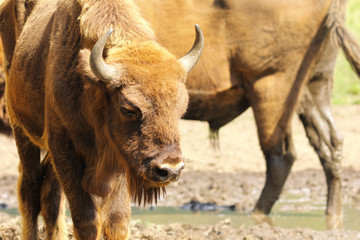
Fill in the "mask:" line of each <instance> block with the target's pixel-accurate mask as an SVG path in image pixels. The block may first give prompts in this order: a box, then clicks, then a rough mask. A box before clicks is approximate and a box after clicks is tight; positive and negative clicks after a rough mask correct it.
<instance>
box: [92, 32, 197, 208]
mask: <svg viewBox="0 0 360 240" xmlns="http://www.w3.org/2000/svg"><path fill="white" fill-rule="evenodd" d="M110 35H111V31H109V32H108V33H107V34H106V35H104V36H103V37H102V38H100V39H99V41H98V42H97V43H96V44H95V46H94V47H93V49H92V51H91V55H90V67H91V71H92V73H93V74H94V77H93V80H94V81H95V82H97V83H98V84H100V85H101V86H102V90H103V91H104V92H106V94H105V96H103V97H104V98H106V106H105V105H104V106H103V107H102V108H103V109H102V110H101V109H100V110H99V111H98V113H97V115H98V116H97V117H96V119H98V121H103V122H104V123H103V124H102V126H101V128H102V130H101V131H102V132H104V135H105V136H106V140H105V141H106V146H104V148H107V149H111V150H110V151H109V152H114V151H115V153H113V154H112V156H110V157H109V160H110V161H116V163H114V162H112V163H111V164H105V165H108V166H112V167H114V166H116V165H117V166H118V167H119V169H126V171H127V175H128V183H129V184H128V185H129V190H130V192H131V194H132V196H133V197H134V199H135V200H137V201H138V202H139V204H140V202H141V201H142V199H143V200H144V202H151V201H152V200H155V201H156V199H157V196H158V194H159V192H160V190H161V189H163V190H164V187H165V186H166V185H167V184H169V183H170V182H173V181H176V180H177V179H178V178H179V176H180V173H181V170H182V169H183V168H184V162H183V158H182V155H181V150H180V134H179V130H178V122H179V120H180V118H181V117H182V115H183V114H184V113H185V111H186V108H187V104H188V99H189V97H188V93H187V91H186V89H185V80H186V76H187V72H188V71H190V70H191V69H192V68H193V67H194V66H195V64H196V63H197V61H198V59H199V57H200V55H201V51H202V49H203V36H202V33H201V30H200V28H199V27H198V26H196V40H195V42H194V45H193V47H192V49H191V50H190V51H189V53H188V54H186V55H185V56H184V57H182V58H181V59H179V60H178V59H176V58H175V57H174V56H173V55H172V54H170V53H169V52H168V51H167V50H165V49H164V48H162V47H161V46H160V45H158V44H157V43H156V42H154V41H144V40H138V41H137V40H132V41H126V40H123V41H120V42H117V43H116V44H114V45H112V46H111V47H109V48H108V50H107V51H105V52H104V46H105V44H106V42H107V39H108V38H109V36H110ZM103 56H105V60H104V58H103ZM95 95H96V94H95ZM102 102H104V101H102ZM94 104H96V103H94ZM99 125H101V124H99ZM114 156H115V157H114ZM109 160H104V161H109ZM115 168H116V167H115Z"/></svg>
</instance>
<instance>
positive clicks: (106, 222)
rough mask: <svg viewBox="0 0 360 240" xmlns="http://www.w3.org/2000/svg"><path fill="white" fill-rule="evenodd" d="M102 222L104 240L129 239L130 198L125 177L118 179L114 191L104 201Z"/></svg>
mask: <svg viewBox="0 0 360 240" xmlns="http://www.w3.org/2000/svg"><path fill="white" fill-rule="evenodd" d="M101 220H102V232H103V236H104V239H108V240H111V239H119V240H125V239H128V238H129V234H130V196H129V191H128V186H127V179H126V176H125V175H120V176H118V177H117V178H116V181H115V182H114V186H113V191H112V192H111V193H110V194H109V195H108V196H107V197H106V198H104V199H103V204H102V208H101Z"/></svg>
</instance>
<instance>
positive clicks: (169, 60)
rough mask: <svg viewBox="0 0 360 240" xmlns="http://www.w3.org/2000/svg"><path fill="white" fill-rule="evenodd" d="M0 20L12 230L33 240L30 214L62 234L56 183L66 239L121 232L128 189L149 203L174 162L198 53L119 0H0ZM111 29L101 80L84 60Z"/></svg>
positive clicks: (51, 235) (171, 177)
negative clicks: (14, 203) (161, 35)
mask: <svg viewBox="0 0 360 240" xmlns="http://www.w3.org/2000/svg"><path fill="white" fill-rule="evenodd" d="M0 21H1V27H0V33H1V39H2V42H3V46H4V57H5V61H4V62H5V76H6V101H7V106H8V110H9V116H10V121H11V125H12V127H13V132H14V135H15V140H16V143H17V147H18V152H19V156H20V167H19V168H20V180H19V187H18V192H19V202H20V211H21V214H22V216H23V231H22V239H34V240H35V239H37V217H38V214H39V213H40V212H41V214H42V215H43V216H44V219H45V224H46V228H47V233H48V236H47V238H48V239H64V238H65V237H66V229H65V228H64V226H65V224H64V223H63V219H64V218H63V214H64V211H63V209H64V199H65V197H64V196H63V194H62V193H63V192H64V193H65V196H66V198H67V200H68V202H69V206H70V211H71V215H72V220H73V224H74V234H75V237H76V238H77V239H98V238H100V235H101V232H102V234H103V236H104V238H105V239H127V238H128V234H129V232H128V227H129V218H130V198H131V197H132V198H133V199H134V200H136V201H138V203H139V204H140V203H141V202H142V201H143V202H144V203H145V202H149V203H151V202H152V201H154V200H155V201H156V199H157V197H158V196H159V194H160V192H161V190H164V187H165V186H166V185H167V184H169V182H171V181H176V180H177V178H178V177H179V175H180V172H181V170H182V168H183V166H184V164H183V160H182V157H181V150H180V146H179V143H180V135H179V131H178V127H177V125H178V121H179V120H180V118H181V116H182V115H183V114H184V113H185V110H186V107H187V103H188V93H187V91H186V89H185V79H186V76H187V72H186V71H188V66H192V65H193V64H195V63H196V61H197V59H196V61H194V60H191V61H190V65H186V64H185V63H184V62H183V61H184V59H183V58H182V59H181V60H180V61H178V60H177V59H176V58H175V57H174V56H173V55H172V54H171V53H169V52H168V51H167V50H166V49H164V48H163V47H161V46H160V45H159V44H158V43H156V42H155V41H154V33H153V32H152V30H151V29H150V28H149V26H148V24H147V22H146V21H145V20H144V19H142V18H141V16H140V14H139V13H138V10H137V8H136V6H135V5H134V3H133V2H132V1H130V0H102V1H99V0H78V1H77V0H59V1H53V0H6V1H5V2H4V3H3V4H2V5H1V8H0ZM110 28H112V29H113V31H114V34H113V35H112V36H111V38H110V39H109V41H108V42H107V45H106V47H105V49H104V51H103V52H102V53H103V56H104V57H105V63H106V65H108V66H111V69H115V70H114V73H116V74H112V77H111V79H110V80H109V81H105V80H104V79H102V77H101V75H96V74H95V73H93V68H91V67H90V63H89V59H90V52H91V49H92V48H93V46H94V44H95V43H96V42H97V40H98V39H99V38H100V37H102V36H103V35H104V34H105V33H106V32H107V31H108V30H109V29H110ZM198 32H199V31H198ZM198 39H199V38H198ZM202 44H203V43H201V44H200V45H198V46H202ZM195 49H196V47H195ZM198 49H201V48H198ZM101 51H102V50H101ZM200 52H201V51H200ZM184 53H185V52H184ZM199 54H200V53H199V52H198V54H196V56H197V57H198V56H199ZM188 56H191V54H189V55H188ZM100 58H101V60H102V57H100ZM185 58H186V57H185ZM186 59H187V60H189V58H186ZM192 59H195V58H193V57H192ZM185 62H186V61H185ZM186 63H187V64H189V62H186ZM97 73H98V72H97ZM95 75H96V76H97V77H96V76H95ZM41 149H42V150H45V151H47V152H48V154H47V155H46V157H45V159H44V160H43V161H40V150H41ZM99 212H100V213H99Z"/></svg>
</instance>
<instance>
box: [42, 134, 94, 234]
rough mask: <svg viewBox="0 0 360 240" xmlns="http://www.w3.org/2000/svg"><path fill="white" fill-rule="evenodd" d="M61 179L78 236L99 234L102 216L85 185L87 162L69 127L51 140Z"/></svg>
mask: <svg viewBox="0 0 360 240" xmlns="http://www.w3.org/2000/svg"><path fill="white" fill-rule="evenodd" d="M48 144H49V148H50V153H51V156H52V158H53V167H54V170H55V172H56V176H57V179H58V180H59V182H60V185H61V187H62V189H63V190H64V192H65V195H66V197H67V200H68V202H69V207H70V212H71V217H72V220H73V225H74V236H75V238H76V239H81V240H85V239H86V240H95V239H98V237H99V229H100V227H99V219H98V218H99V217H98V211H97V208H96V205H95V204H94V201H93V199H92V196H91V195H90V194H89V193H87V192H85V191H84V190H83V189H82V187H81V179H82V175H83V171H84V162H83V160H82V159H81V157H80V156H79V155H78V154H77V153H76V151H75V148H74V145H73V143H72V141H71V140H69V138H68V136H67V134H66V130H63V132H61V130H60V129H56V130H55V129H54V131H53V132H52V135H50V136H49V140H48Z"/></svg>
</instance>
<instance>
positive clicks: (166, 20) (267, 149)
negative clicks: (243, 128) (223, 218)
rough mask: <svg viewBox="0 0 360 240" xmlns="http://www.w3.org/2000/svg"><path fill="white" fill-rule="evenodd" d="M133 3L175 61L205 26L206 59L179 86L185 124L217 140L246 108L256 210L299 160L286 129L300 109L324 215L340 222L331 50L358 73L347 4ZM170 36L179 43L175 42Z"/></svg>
mask: <svg viewBox="0 0 360 240" xmlns="http://www.w3.org/2000/svg"><path fill="white" fill-rule="evenodd" d="M136 3H138V5H139V6H142V8H141V10H142V13H143V14H144V17H145V18H146V19H147V20H149V21H150V23H151V24H152V27H153V29H154V30H155V33H156V35H157V37H158V40H159V42H160V43H162V44H163V45H164V46H166V47H167V48H168V49H170V50H171V51H173V52H174V53H175V54H177V55H180V54H181V52H182V51H184V49H185V47H186V46H187V45H188V44H189V43H190V41H191V32H190V31H188V26H189V25H190V24H191V23H192V22H193V21H196V22H199V23H200V24H201V26H202V27H203V30H204V34H205V38H206V39H207V41H206V47H205V50H204V53H203V57H202V59H201V60H200V62H199V63H198V64H197V66H196V68H195V69H194V71H192V72H191V74H190V75H189V78H188V81H187V82H186V87H187V89H188V91H189V94H190V102H189V107H188V110H187V112H186V115H185V118H186V119H193V120H201V121H207V122H209V125H210V129H211V130H212V132H213V133H214V134H215V136H216V134H217V132H218V130H219V128H220V127H222V126H224V125H225V124H227V123H228V122H230V121H231V120H233V119H234V118H235V117H237V116H239V115H240V114H241V113H243V112H244V111H245V110H246V109H247V108H249V107H252V109H253V112H254V115H255V119H256V124H257V128H258V136H259V141H260V145H261V149H262V151H263V153H264V156H265V158H266V166H267V171H266V183H265V186H264V188H263V191H262V194H261V196H260V198H259V200H258V202H257V204H256V206H255V209H254V212H255V213H261V214H268V213H269V212H270V210H271V208H272V206H273V204H274V203H275V201H276V200H277V199H278V198H279V195H280V193H281V191H282V188H283V186H284V183H285V180H286V178H287V176H288V174H289V172H290V169H291V166H292V164H293V162H294V160H295V158H296V156H295V155H296V153H295V148H294V145H293V142H292V137H291V126H290V124H289V123H290V119H291V117H292V115H293V112H294V111H295V109H296V107H297V106H299V108H298V114H299V116H300V118H301V120H302V122H303V123H304V127H305V129H306V132H307V135H308V137H309V140H310V142H311V144H312V145H313V147H314V148H315V150H316V152H317V154H318V156H319V158H320V160H321V164H322V165H323V167H324V171H325V175H326V179H327V184H328V202H327V210H326V213H327V215H329V216H330V218H332V219H333V220H335V221H337V220H338V219H339V218H338V216H341V214H342V210H341V194H340V191H341V182H340V165H341V158H342V154H341V147H342V137H341V134H340V132H339V131H338V130H337V128H336V126H335V123H334V120H333V117H332V114H331V106H330V103H331V99H330V97H331V88H332V76H333V70H334V65H335V60H336V56H337V53H338V45H340V46H341V47H342V48H343V49H344V51H345V53H346V55H347V57H348V60H349V61H350V62H351V63H352V64H353V66H354V68H355V69H356V70H357V72H358V73H360V71H359V69H360V64H359V63H360V61H359V59H360V58H359V54H360V48H359V45H358V44H357V42H356V40H355V39H354V38H353V37H352V36H351V34H350V33H349V32H348V30H347V29H346V28H345V26H344V15H345V7H346V1H345V0H302V1H298V0H279V1H262V0H252V1H248V0H182V1H170V0H168V1H164V0H150V1H149V0H136ZM172 30H173V31H172ZM177 34H180V35H181V36H182V39H181V40H182V41H181V42H179V41H173V39H174V37H175V36H176V35H177ZM299 100H301V103H300V104H299ZM239 144H241V143H239ZM249 161H251V159H249ZM224 164H226V163H224ZM336 224H337V222H334V223H333V226H335V225H336Z"/></svg>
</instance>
